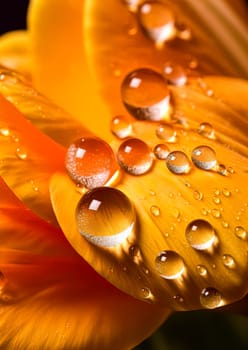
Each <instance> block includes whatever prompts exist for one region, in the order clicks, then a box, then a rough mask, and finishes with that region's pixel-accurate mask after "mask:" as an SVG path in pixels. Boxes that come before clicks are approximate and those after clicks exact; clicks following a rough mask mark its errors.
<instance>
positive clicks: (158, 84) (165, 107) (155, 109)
mask: <svg viewBox="0 0 248 350" xmlns="http://www.w3.org/2000/svg"><path fill="white" fill-rule="evenodd" d="M121 96H122V101H123V103H124V105H125V107H126V108H127V110H128V111H129V112H130V113H131V114H132V115H133V116H134V117H135V118H137V119H141V120H150V121H159V120H163V119H169V112H170V91H169V89H168V85H167V83H166V81H165V79H164V78H163V76H162V75H161V74H159V73H157V72H155V71H154V70H151V69H148V68H142V69H137V70H135V71H133V72H131V73H129V74H128V75H127V76H126V78H125V79H124V80H123V83H122V86H121Z"/></svg>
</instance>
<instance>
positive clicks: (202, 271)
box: [196, 265, 208, 277]
mask: <svg viewBox="0 0 248 350" xmlns="http://www.w3.org/2000/svg"><path fill="white" fill-rule="evenodd" d="M196 269H197V272H198V273H199V275H200V276H202V277H206V276H207V274H208V270H207V268H206V267H205V266H204V265H197V266H196Z"/></svg>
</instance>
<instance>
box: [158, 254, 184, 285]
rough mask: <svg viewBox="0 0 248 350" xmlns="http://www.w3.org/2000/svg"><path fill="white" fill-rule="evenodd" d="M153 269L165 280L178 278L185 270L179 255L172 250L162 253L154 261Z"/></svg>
mask: <svg viewBox="0 0 248 350" xmlns="http://www.w3.org/2000/svg"><path fill="white" fill-rule="evenodd" d="M155 268H156V270H157V271H158V273H159V274H160V276H161V277H163V278H165V279H176V278H179V277H180V276H181V275H182V274H183V272H184V269H185V266H184V261H183V259H182V258H181V256H180V255H178V254H177V253H176V252H174V251H172V250H165V251H162V252H161V253H160V254H159V255H158V256H157V257H156V259H155Z"/></svg>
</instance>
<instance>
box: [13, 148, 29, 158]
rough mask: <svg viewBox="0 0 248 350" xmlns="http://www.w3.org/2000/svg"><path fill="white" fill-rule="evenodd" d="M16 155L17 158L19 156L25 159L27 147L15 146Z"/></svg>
mask: <svg viewBox="0 0 248 350" xmlns="http://www.w3.org/2000/svg"><path fill="white" fill-rule="evenodd" d="M16 156H17V158H19V159H21V160H25V159H27V156H28V153H27V149H26V148H25V147H21V146H19V147H17V149H16Z"/></svg>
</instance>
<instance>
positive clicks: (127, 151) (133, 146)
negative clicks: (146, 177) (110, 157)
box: [117, 138, 153, 175]
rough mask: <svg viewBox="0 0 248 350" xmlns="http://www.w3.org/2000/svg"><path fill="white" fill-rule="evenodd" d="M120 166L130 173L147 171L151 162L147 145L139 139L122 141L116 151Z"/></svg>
mask: <svg viewBox="0 0 248 350" xmlns="http://www.w3.org/2000/svg"><path fill="white" fill-rule="evenodd" d="M117 159H118V162H119V164H120V166H121V167H122V168H123V169H124V170H125V171H126V172H128V173H129V174H131V175H141V174H145V173H146V172H148V171H149V170H150V169H151V167H152V164H153V156H152V153H151V152H150V149H149V147H148V145H147V144H146V143H145V142H143V141H142V140H139V139H135V138H133V139H128V140H126V141H124V142H123V143H122V144H121V145H120V147H119V149H118V152H117Z"/></svg>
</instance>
